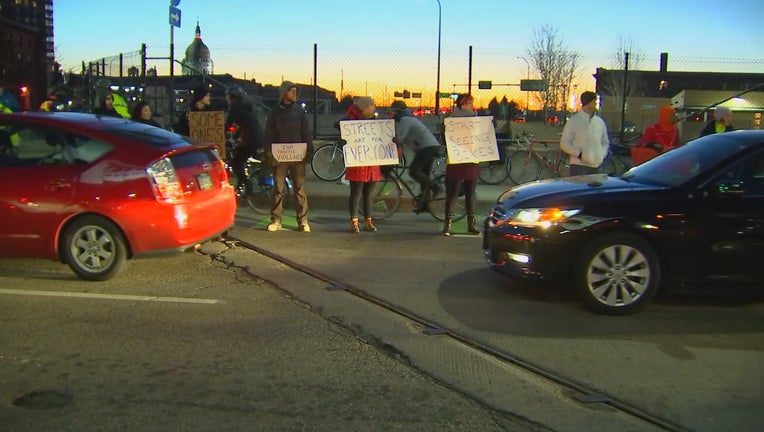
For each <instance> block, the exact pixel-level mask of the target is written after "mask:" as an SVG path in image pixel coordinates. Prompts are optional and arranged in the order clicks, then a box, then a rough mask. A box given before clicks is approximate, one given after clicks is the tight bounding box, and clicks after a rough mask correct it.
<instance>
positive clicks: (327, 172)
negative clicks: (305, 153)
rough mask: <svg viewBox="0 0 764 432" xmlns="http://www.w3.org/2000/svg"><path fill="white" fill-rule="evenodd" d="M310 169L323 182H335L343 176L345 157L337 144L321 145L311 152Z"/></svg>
mask: <svg viewBox="0 0 764 432" xmlns="http://www.w3.org/2000/svg"><path fill="white" fill-rule="evenodd" d="M310 169H312V170H313V174H315V175H316V177H318V178H320V179H321V180H324V181H335V180H337V179H339V178H340V177H342V175H343V174H345V155H344V154H343V153H342V147H340V146H339V145H337V143H331V144H327V145H323V146H321V147H319V148H317V149H316V150H315V151H314V152H313V157H311V159H310Z"/></svg>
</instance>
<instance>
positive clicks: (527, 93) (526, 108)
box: [515, 56, 531, 121]
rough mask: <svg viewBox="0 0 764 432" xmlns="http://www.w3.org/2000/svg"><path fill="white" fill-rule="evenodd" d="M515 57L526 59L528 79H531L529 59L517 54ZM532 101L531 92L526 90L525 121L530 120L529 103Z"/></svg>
mask: <svg viewBox="0 0 764 432" xmlns="http://www.w3.org/2000/svg"><path fill="white" fill-rule="evenodd" d="M515 58H518V59H522V60H525V66H526V79H531V64H530V63H529V62H528V59H527V58H525V57H523V56H516V57H515ZM529 101H530V92H528V91H526V92H525V121H528V103H529Z"/></svg>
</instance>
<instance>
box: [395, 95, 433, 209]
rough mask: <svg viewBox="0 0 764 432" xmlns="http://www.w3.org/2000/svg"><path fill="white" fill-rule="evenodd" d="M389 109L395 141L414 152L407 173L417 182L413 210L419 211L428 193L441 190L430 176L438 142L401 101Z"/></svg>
mask: <svg viewBox="0 0 764 432" xmlns="http://www.w3.org/2000/svg"><path fill="white" fill-rule="evenodd" d="M390 109H391V110H392V112H393V118H394V119H395V141H396V142H397V143H398V144H399V145H402V146H405V147H408V148H410V149H412V150H414V152H415V153H414V160H413V161H411V167H410V168H409V175H410V176H411V178H412V179H414V180H416V181H417V182H418V183H419V187H420V191H421V195H420V197H419V198H420V199H418V200H417V202H418V203H419V207H418V208H414V211H415V212H420V211H423V210H424V208H423V206H424V205H425V204H426V203H425V201H426V200H427V198H428V195H429V193H432V196H433V197H434V196H436V195H437V194H439V193H440V192H441V190H440V186H438V184H437V183H435V182H434V181H433V180H432V178H431V176H430V171H431V170H432V164H433V162H434V161H435V158H437V157H439V156H440V142H438V139H437V138H436V137H435V135H433V133H432V132H431V131H430V130H429V129H428V128H427V126H425V125H424V124H423V123H422V122H421V121H420V120H419V119H418V118H416V117H414V116H413V115H412V114H411V113H410V112H409V110H408V108H407V107H406V104H405V103H404V102H403V101H395V102H393V103H392V104H391V105H390Z"/></svg>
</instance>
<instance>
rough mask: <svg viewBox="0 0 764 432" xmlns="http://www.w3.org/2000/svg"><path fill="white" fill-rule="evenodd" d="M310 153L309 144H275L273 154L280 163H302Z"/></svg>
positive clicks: (272, 149) (272, 146)
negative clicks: (306, 154)
mask: <svg viewBox="0 0 764 432" xmlns="http://www.w3.org/2000/svg"><path fill="white" fill-rule="evenodd" d="M307 152H308V144H307V143H288V144H287V143H273V144H271V153H272V154H273V158H274V159H276V160H277V161H279V162H302V161H304V160H305V153H307Z"/></svg>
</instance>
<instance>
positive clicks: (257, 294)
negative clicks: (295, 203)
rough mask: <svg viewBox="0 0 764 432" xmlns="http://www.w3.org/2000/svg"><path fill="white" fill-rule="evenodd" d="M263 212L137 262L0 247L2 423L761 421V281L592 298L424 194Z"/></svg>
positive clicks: (132, 426)
mask: <svg viewBox="0 0 764 432" xmlns="http://www.w3.org/2000/svg"><path fill="white" fill-rule="evenodd" d="M265 222H266V221H265V220H263V218H262V217H261V216H256V215H254V214H252V213H250V212H249V211H247V210H242V211H240V214H239V215H238V222H237V227H236V228H235V229H234V230H232V231H231V233H230V235H231V239H229V241H226V242H214V243H211V244H208V245H205V247H204V248H202V250H201V253H190V254H185V255H183V256H181V257H178V258H173V259H164V260H146V261H135V262H133V263H131V265H130V267H129V268H128V269H127V271H126V272H125V273H124V274H123V275H121V276H120V277H118V278H116V279H114V280H112V281H108V282H104V283H86V282H82V281H79V280H77V279H76V278H74V276H73V275H72V274H71V273H70V272H69V270H68V269H67V268H66V267H64V266H62V265H60V264H56V263H50V262H44V261H39V260H11V259H3V260H0V299H1V300H0V323H2V326H3V331H2V332H1V333H0V378H1V379H0V383H1V384H0V401H1V402H2V403H1V404H0V425H5V426H7V427H5V428H3V430H23V431H43V430H45V431H47V430H78V431H82V430H85V431H87V430H380V431H382V430H385V431H387V430H402V431H404V430H406V431H408V430H432V431H442V430H464V431H473V430H485V431H493V430H496V431H502V430H512V431H523V430H554V431H572V430H587V431H600V430H601V431H613V430H630V431H650V430H697V431H729V430H735V431H749V430H750V431H754V430H759V425H760V424H761V423H762V422H763V421H764V413H762V412H761V410H760V409H759V407H761V406H762V404H763V403H764V390H762V389H764V386H762V384H764V366H762V365H764V354H763V353H762V351H764V304H762V303H761V302H758V301H748V300H742V301H741V300H723V299H721V300H720V299H718V298H699V299H698V298H692V299H689V298H684V297H668V298H663V299H659V300H658V301H657V302H656V303H655V304H652V305H650V307H649V308H647V309H646V310H644V311H643V312H641V313H640V314H638V315H633V316H628V317H601V316H595V315H591V314H590V313H588V312H586V311H585V310H583V309H582V308H581V307H580V305H579V303H578V302H577V301H576V299H575V298H574V297H573V296H572V295H570V294H569V293H568V292H567V291H566V290H564V289H556V290H555V289H539V288H538V287H533V286H528V285H524V284H521V283H518V282H516V281H511V280H509V279H506V278H504V277H502V276H500V275H498V274H495V273H494V272H491V271H490V270H488V269H487V268H486V266H485V264H484V263H483V260H482V256H481V253H480V250H479V245H480V240H479V238H476V237H468V236H454V237H452V238H444V237H442V236H439V235H437V233H438V231H439V229H440V225H439V224H438V223H437V222H436V221H434V219H432V218H431V217H430V216H429V215H418V216H416V215H413V214H411V213H407V212H406V211H405V210H403V211H402V212H401V213H399V214H396V215H395V216H394V217H393V218H391V219H389V220H386V221H381V222H380V223H379V224H378V226H379V229H380V232H378V233H375V234H371V233H362V234H360V235H353V234H349V233H347V232H346V228H347V226H346V225H347V221H346V218H345V216H344V214H343V213H342V212H339V211H320V210H319V211H314V212H312V219H311V225H312V227H313V231H314V232H312V233H309V234H305V233H299V232H296V231H292V230H289V229H285V230H282V231H280V232H276V233H268V232H265V231H263V229H262V228H263V226H264V224H265ZM285 222H286V224H285V226H287V227H289V221H285ZM232 239H234V240H232ZM235 239H238V240H240V241H241V243H240V242H237V241H236V240H235ZM247 244H251V245H254V246H256V248H260V249H261V251H262V252H263V253H258V252H255V251H252V250H250V249H248V248H247V247H245V246H246V245H247ZM273 258H283V261H286V262H288V263H291V264H293V265H294V266H295V267H298V268H300V269H301V270H302V271H298V270H295V269H294V268H293V267H290V266H289V265H286V264H284V263H283V262H280V261H278V260H274V259H273ZM332 283H334V284H338V285H339V287H341V288H349V289H339V290H337V289H332V288H335V287H336V286H332ZM46 291H48V292H46ZM60 293H67V294H66V296H62V294H60ZM30 294H40V295H30ZM358 294H361V296H359V295H358ZM124 296H144V297H124ZM364 296H365V297H366V298H364ZM370 299H371V300H375V301H369V300H370ZM424 323H426V324H424ZM430 325H434V328H431V327H430ZM444 332H445V334H441V333H444ZM428 333H430V334H428ZM433 333H434V334H433ZM465 340H467V341H471V342H473V343H475V344H477V346H475V345H470V344H468V343H465ZM480 348H490V349H493V350H494V351H495V353H487V352H486V351H485V350H484V349H480ZM497 353H498V354H499V355H498V356H497V355H495V354H497ZM501 354H504V355H506V356H508V357H509V358H511V359H512V360H513V361H508V360H507V359H506V358H504V357H502V356H501ZM575 389H579V390H580V389H583V390H584V391H585V393H583V394H582V393H580V392H578V391H576V390H575ZM582 400H583V401H582ZM624 408H627V409H633V411H632V412H629V411H628V410H624ZM642 414H646V415H647V416H648V418H642V417H641V415H642Z"/></svg>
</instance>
